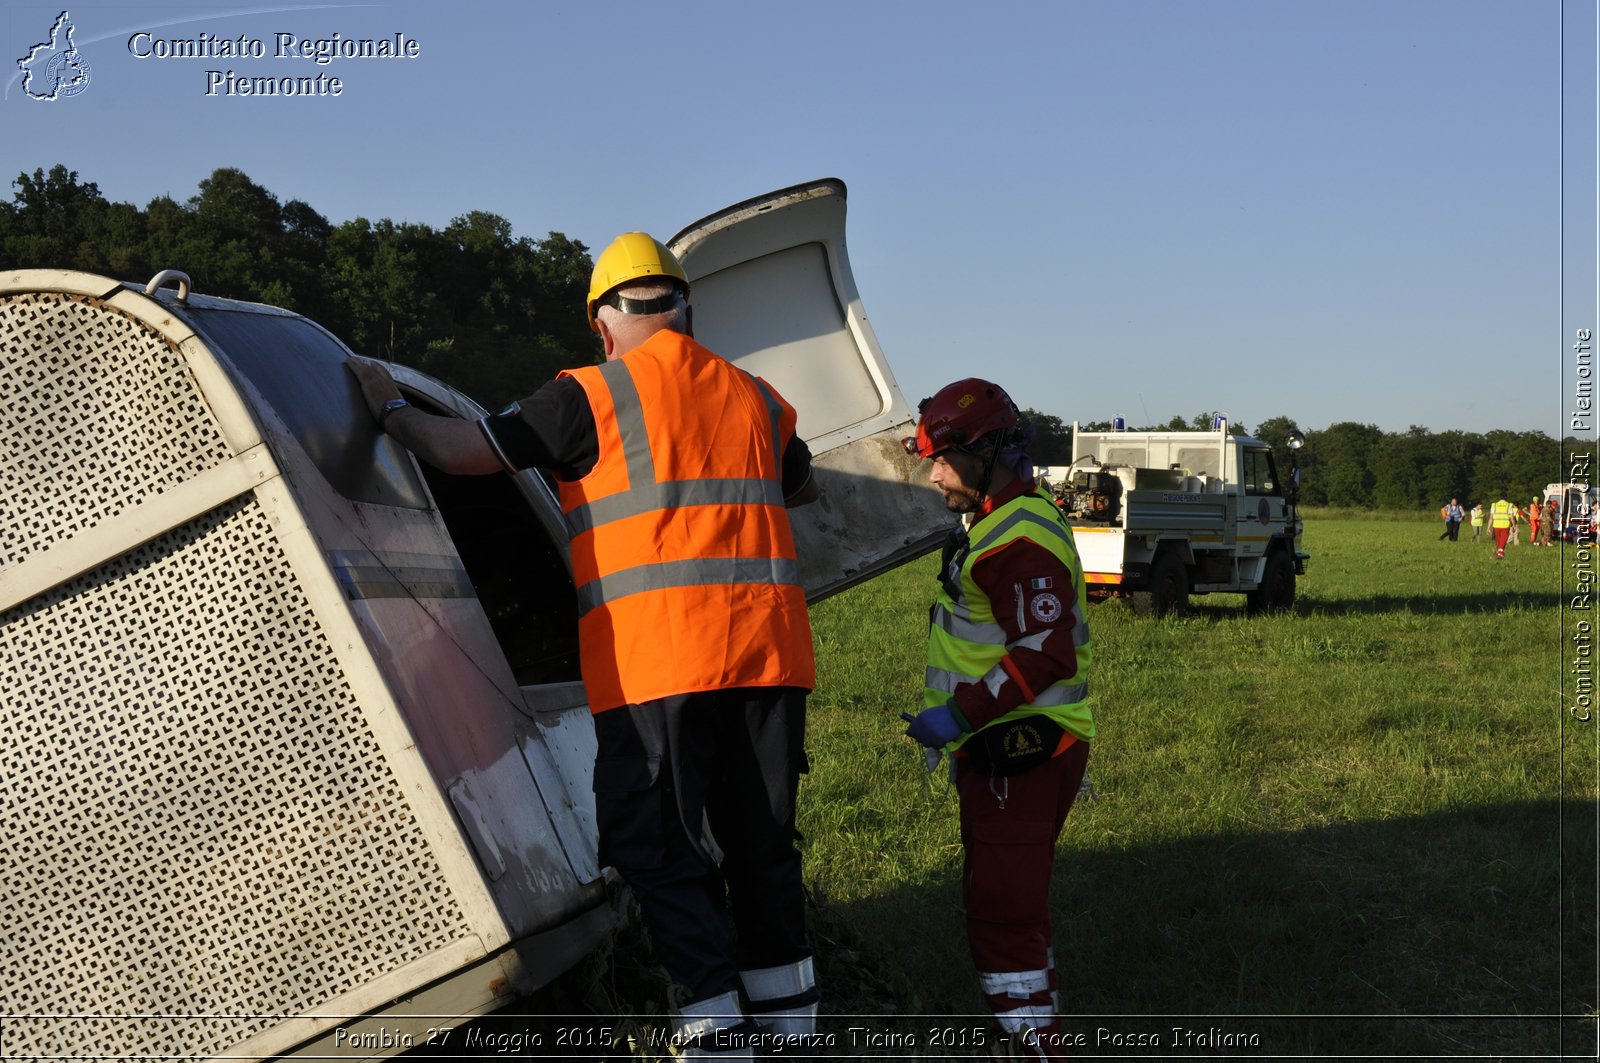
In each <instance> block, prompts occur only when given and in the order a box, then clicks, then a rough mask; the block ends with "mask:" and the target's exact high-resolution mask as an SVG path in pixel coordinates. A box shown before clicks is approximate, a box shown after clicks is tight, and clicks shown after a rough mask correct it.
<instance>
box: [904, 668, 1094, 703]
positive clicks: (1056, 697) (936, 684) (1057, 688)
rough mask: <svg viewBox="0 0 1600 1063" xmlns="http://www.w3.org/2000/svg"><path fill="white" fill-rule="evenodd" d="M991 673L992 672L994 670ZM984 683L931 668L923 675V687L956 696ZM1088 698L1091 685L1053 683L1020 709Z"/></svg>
mask: <svg viewBox="0 0 1600 1063" xmlns="http://www.w3.org/2000/svg"><path fill="white" fill-rule="evenodd" d="M990 671H991V672H992V671H993V669H991V670H990ZM984 674H985V675H988V674H989V673H987V672H986V673H984ZM982 681H983V677H982V676H980V677H978V678H977V679H974V678H973V677H972V676H970V675H963V674H962V673H960V672H952V671H948V670H947V669H944V668H934V667H932V666H929V668H928V670H927V671H926V672H925V673H924V674H923V680H922V685H923V686H925V687H927V688H928V689H929V690H937V691H938V692H939V693H941V694H954V693H955V692H956V687H958V686H961V685H962V684H964V683H975V682H982ZM1088 696H1089V684H1087V683H1082V682H1079V683H1052V684H1051V685H1050V686H1047V687H1045V688H1044V690H1043V691H1041V692H1040V694H1039V696H1038V697H1036V698H1034V699H1033V700H1032V701H1030V702H1028V704H1027V705H1026V706H1018V708H1049V707H1050V706H1053V705H1073V704H1076V703H1077V702H1080V701H1083V700H1085V699H1086V698H1088Z"/></svg>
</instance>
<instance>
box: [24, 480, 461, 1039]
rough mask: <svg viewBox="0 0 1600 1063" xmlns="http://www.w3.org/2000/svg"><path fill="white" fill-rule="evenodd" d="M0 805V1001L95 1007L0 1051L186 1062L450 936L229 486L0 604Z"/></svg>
mask: <svg viewBox="0 0 1600 1063" xmlns="http://www.w3.org/2000/svg"><path fill="white" fill-rule="evenodd" d="M0 820H3V823H4V837H5V845H4V846H3V847H0V910H3V911H4V912H5V925H6V930H5V933H3V934H0V1013H5V1014H10V1015H33V1016H47V1015H58V1016H59V1015H68V1016H91V1015H104V1016H107V1017H106V1018H100V1019H84V1018H69V1019H54V1020H52V1019H47V1018H42V1017H41V1018H34V1019H26V1020H17V1019H12V1020H10V1021H8V1022H7V1023H6V1027H5V1030H4V1042H3V1043H4V1049H5V1053H6V1055H7V1056H12V1055H27V1054H30V1053H50V1054H62V1053H79V1052H81V1053H95V1054H113V1053H138V1054H140V1055H157V1054H167V1053H171V1054H174V1055H180V1056H183V1057H185V1058H190V1057H203V1056H206V1055H209V1054H211V1053H212V1052H213V1051H218V1050H221V1049H223V1048H225V1047H226V1046H228V1045H231V1044H233V1043H235V1042H237V1041H238V1040H240V1039H242V1038H243V1037H246V1036H248V1035H250V1034H252V1033H255V1032H257V1031H259V1030H262V1029H264V1028H266V1027H269V1026H271V1025H273V1021H274V1020H273V1019H272V1018H271V1017H270V1015H272V1014H294V1013H297V1012H298V1013H305V1012H307V1011H310V1010H315V1008H314V1005H316V1004H318V1003H319V1002H322V1001H326V1000H328V999H330V998H332V997H334V996H336V995H338V994H339V993H342V992H346V991H349V990H352V989H354V988H356V987H358V986H360V985H362V984H363V983H365V982H367V981H368V980H370V979H371V978H373V977H374V976H376V975H379V974H382V973H384V972H387V971H390V970H393V969H394V968H395V967H396V966H398V965H399V964H402V963H405V962H407V961H410V960H415V959H419V958H421V957H423V956H425V955H427V954H428V953H430V952H432V951H433V950H435V949H437V948H439V947H441V946H443V945H445V944H446V943H448V942H451V941H454V940H458V939H460V938H462V937H463V936H466V935H467V934H468V932H469V931H468V927H467V925H466V920H465V918H464V916H463V913H462V911H461V908H460V906H459V905H458V903H457V901H456V899H455V898H454V897H453V896H452V895H451V893H450V891H449V890H448V887H447V886H445V885H444V881H443V879H442V877H441V875H440V874H439V867H438V863H437V859H436V857H435V856H434V855H433V853H432V852H431V851H430V849H429V847H428V844H427V842H426V840H425V838H424V836H423V833H422V831H421V830H420V829H419V826H418V824H417V822H416V819H415V818H414V816H413V814H412V812H411V810H410V808H409V807H408V803H407V800H406V796H405V794H404V792H403V790H402V787H401V785H400V783H399V782H398V781H397V779H396V778H395V776H394V774H393V772H392V771H391V769H390V767H389V765H388V763H387V762H386V761H385V760H384V758H383V757H382V755H381V754H380V751H379V748H378V745H377V743H376V741H375V740H374V737H373V735H372V732H371V731H370V729H369V727H368V725H367V723H366V722H365V719H364V717H363V715H362V713H361V710H360V708H359V707H358V705H357V704H356V701H355V699H354V697H353V696H352V694H351V691H350V688H349V686H348V684H347V682H346V681H345V678H344V676H343V675H342V673H341V671H340V667H339V664H338V662H337V661H336V659H335V657H334V654H333V652H332V647H331V645H330V643H329V641H328V639H327V637H326V635H325V633H324V631H323V629H322V628H321V626H320V625H319V623H318V622H317V619H316V617H315V616H314V615H313V614H312V611H311V606H310V603H309V602H308V601H307V599H306V597H305V595H304V593H303V592H302V591H301V589H300V588H299V586H298V585H297V583H296V581H295V580H294V578H293V577H292V574H291V573H290V571H289V568H288V564H287V561H286V559H285V557H284V552H283V550H282V548H281V546H280V544H279V543H278V542H277V541H276V539H275V537H274V534H273V531H272V528H271V526H270V524H269V521H268V518H267V516H266V514H265V513H264V512H263V510H262V508H261V507H260V505H259V504H258V503H257V502H256V501H255V500H254V499H253V497H251V496H245V497H241V498H239V499H236V500H234V501H233V502H231V503H229V504H227V505H225V506H222V507H221V508H219V509H217V510H215V511H213V512H212V513H209V514H207V515H205V516H204V517H201V518H199V519H196V520H194V521H191V522H190V523H189V524H187V525H185V526H183V527H181V528H178V529H175V530H174V531H172V532H170V533H168V534H166V535H163V536H160V537H159V538H157V539H154V540H152V541H151V542H149V543H147V544H146V545H144V546H142V547H140V548H138V549H136V550H133V551H131V552H129V553H127V554H125V555H123V556H121V557H119V558H117V559H115V560H114V561H112V562H110V563H108V564H106V565H104V566H102V567H101V568H100V569H99V570H97V571H95V572H93V573H89V574H87V575H84V576H81V577H79V578H77V579H75V580H73V581H71V582H69V583H67V584H64V585H62V586H60V587H58V588H57V589H55V590H54V591H52V592H50V593H48V594H45V595H41V596H40V597H38V598H36V599H33V600H32V601H29V602H26V603H24V604H22V605H21V606H18V607H17V608H15V609H13V610H11V611H10V612H7V613H3V614H0ZM252 1013H259V1017H252ZM117 1015H130V1016H151V1017H149V1018H111V1017H110V1016H117ZM156 1016H195V1018H157V1017H156ZM199 1016H217V1017H214V1018H199Z"/></svg>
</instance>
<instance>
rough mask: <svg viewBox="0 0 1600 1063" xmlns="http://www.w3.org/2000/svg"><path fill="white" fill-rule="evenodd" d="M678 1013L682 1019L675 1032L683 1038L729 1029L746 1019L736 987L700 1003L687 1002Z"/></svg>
mask: <svg viewBox="0 0 1600 1063" xmlns="http://www.w3.org/2000/svg"><path fill="white" fill-rule="evenodd" d="M678 1014H679V1016H681V1019H682V1021H681V1022H679V1023H678V1028H677V1030H676V1031H675V1034H676V1036H677V1037H679V1038H681V1039H683V1040H688V1039H690V1038H692V1037H702V1036H704V1035H706V1034H709V1033H714V1032H716V1031H717V1030H727V1029H730V1028H732V1027H734V1026H737V1025H739V1024H740V1023H741V1022H743V1021H744V1011H743V1009H741V1008H740V1007H739V993H738V991H737V990H734V989H730V990H728V991H727V992H726V993H722V994H720V995H718V996H714V997H712V998H711V999H710V1000H702V1001H701V1002H700V1003H698V1004H685V1005H684V1006H683V1007H681V1008H679V1009H678Z"/></svg>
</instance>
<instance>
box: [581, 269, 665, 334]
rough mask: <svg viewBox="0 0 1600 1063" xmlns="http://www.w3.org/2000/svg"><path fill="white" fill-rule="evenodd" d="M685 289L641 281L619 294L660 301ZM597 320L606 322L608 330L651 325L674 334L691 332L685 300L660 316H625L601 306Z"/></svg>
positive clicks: (623, 289)
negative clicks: (622, 326) (627, 326)
mask: <svg viewBox="0 0 1600 1063" xmlns="http://www.w3.org/2000/svg"><path fill="white" fill-rule="evenodd" d="M682 290H683V289H682V288H681V287H680V286H679V285H677V284H675V283H673V282H672V281H649V280H646V281H640V282H636V283H632V284H628V285H626V286H622V287H618V288H617V289H616V291H617V293H618V294H620V295H622V296H623V297H624V298H628V299H659V298H660V297H661V296H663V295H671V294H672V293H673V292H676V291H682ZM594 316H595V317H596V318H597V319H599V320H601V321H604V322H605V323H606V327H607V328H612V329H614V328H616V327H617V326H619V325H629V326H631V325H635V324H638V325H644V324H647V323H648V324H650V325H651V326H652V327H653V329H652V330H654V329H671V330H672V331H673V332H688V331H689V304H688V301H687V300H685V301H683V302H680V303H679V304H678V305H677V307H676V308H675V309H673V310H663V311H662V312H661V313H659V314H649V315H639V314H624V313H623V312H622V311H621V310H618V309H617V308H616V307H614V306H600V307H597V308H596V309H595V315H594Z"/></svg>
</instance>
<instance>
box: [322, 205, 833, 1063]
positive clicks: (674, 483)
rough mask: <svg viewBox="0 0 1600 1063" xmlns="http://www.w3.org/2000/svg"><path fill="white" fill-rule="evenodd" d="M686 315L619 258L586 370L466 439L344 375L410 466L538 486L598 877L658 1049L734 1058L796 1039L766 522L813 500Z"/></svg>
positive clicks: (798, 957)
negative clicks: (650, 960)
mask: <svg viewBox="0 0 1600 1063" xmlns="http://www.w3.org/2000/svg"><path fill="white" fill-rule="evenodd" d="M688 295H689V283H688V279H687V278H686V277H685V275H684V272H683V267H682V266H681V265H680V264H679V263H678V261H677V259H676V258H675V257H674V256H673V255H672V253H671V251H669V250H668V249H667V248H666V247H665V246H663V245H662V244H660V243H659V242H657V241H656V240H654V239H652V238H651V237H649V236H647V235H645V234H644V233H624V234H623V235H622V236H619V237H618V238H617V239H616V240H615V241H613V242H612V244H611V245H610V246H609V247H607V248H606V249H605V251H603V252H602V253H601V255H600V257H599V258H598V259H597V260H596V262H595V267H594V274H593V277H592V278H591V281H590V291H589V300H588V315H589V324H590V326H591V327H592V328H594V330H595V331H597V332H598V333H599V334H600V337H601V339H602V341H603V342H604V347H605V357H606V360H605V362H604V363H603V364H601V365H598V366H590V367H585V368H582V369H575V370H570V371H567V372H563V373H562V374H560V375H559V376H558V377H557V378H556V379H555V380H553V381H551V382H550V383H549V384H547V385H545V386H544V387H542V388H540V389H539V390H538V391H537V392H535V393H534V394H533V395H532V396H530V397H529V398H527V399H525V400H523V401H522V402H521V403H518V404H516V405H514V406H513V407H511V408H510V409H509V410H507V411H505V412H503V413H500V414H497V415H495V416H492V417H488V418H485V419H484V420H483V421H482V422H479V423H472V422H467V421H461V420H456V419H453V418H447V417H434V416H431V415H429V414H427V413H424V412H422V411H419V410H416V409H415V408H413V407H410V406H409V405H408V404H407V403H406V401H405V399H404V398H403V397H402V396H401V395H400V392H399V391H398V389H397V388H396V387H395V385H394V382H393V380H392V379H391V378H390V377H389V375H388V373H387V371H386V370H385V369H384V368H383V367H382V365H381V364H379V363H376V362H371V361H368V360H366V359H360V358H352V359H350V361H349V363H348V364H349V367H350V370H351V372H352V373H353V374H354V375H355V376H356V379H357V380H358V382H359V383H360V385H361V389H362V393H363V395H364V397H365V399H366V401H367V404H368V406H369V408H371V410H372V412H373V415H374V416H375V417H376V418H377V419H378V423H379V424H380V426H382V427H383V429H384V430H385V431H387V432H388V433H389V434H390V435H392V436H394V437H395V438H396V439H398V440H399V441H400V442H401V443H402V444H404V445H405V446H406V447H408V448H410V449H411V450H412V451H414V452H415V453H416V454H417V455H418V456H419V457H421V458H422V459H423V460H425V461H427V462H429V463H430V464H432V465H434V466H437V467H438V468H441V469H443V470H445V471H447V472H453V473H458V474H469V473H494V472H499V471H502V470H505V471H513V472H514V471H517V470H520V469H525V468H530V467H539V468H544V469H549V470H551V471H553V472H554V473H555V475H556V478H557V483H558V486H559V488H560V496H561V508H562V512H563V514H564V516H565V518H566V521H567V525H568V528H569V530H570V532H571V534H572V538H571V557H572V567H573V577H574V583H575V584H576V590H577V597H578V608H579V621H578V642H579V652H580V656H581V661H582V671H583V681H584V688H585V693H586V695H587V697H588V700H589V707H590V709H591V710H592V712H593V713H594V724H595V735H596V738H597V741H598V751H597V755H596V760H595V772H594V789H595V804H596V815H597V819H598V822H599V830H600V858H601V861H602V862H604V863H606V864H608V865H610V866H612V867H615V868H616V869H617V870H618V872H620V873H621V875H622V877H623V879H624V881H626V882H627V883H628V885H629V886H630V888H631V889H632V890H633V893H634V896H635V898H636V899H637V900H638V902H639V906H640V910H641V912H642V913H643V917H644V921H645V925H646V926H647V927H648V928H649V930H650V933H651V937H652V940H653V941H654V943H655V946H656V950H657V952H658V953H659V954H660V957H661V959H662V962H663V965H664V966H665V967H666V969H667V971H668V973H669V974H671V975H672V977H673V979H674V980H675V981H676V982H678V983H679V984H681V985H682V986H683V987H685V989H686V990H687V999H686V1000H685V1002H684V1003H683V1004H682V1005H681V1006H680V1011H681V1013H682V1018H681V1021H680V1023H679V1025H678V1028H677V1030H676V1031H675V1032H676V1034H677V1035H678V1036H679V1037H680V1038H682V1039H683V1040H684V1041H685V1042H688V1043H690V1044H691V1047H690V1049H689V1052H688V1054H690V1055H698V1054H713V1052H714V1049H716V1048H719V1047H720V1048H728V1047H736V1046H738V1045H739V1043H740V1037H741V1035H742V1034H746V1033H752V1032H754V1027H753V1026H752V1024H751V1021H750V1018H753V1019H754V1020H756V1022H758V1023H759V1024H760V1025H761V1026H762V1027H764V1028H766V1029H767V1030H768V1031H769V1032H772V1033H778V1034H808V1033H811V1032H813V1031H814V1029H815V1022H816V1011H817V1000H818V996H817V989H816V979H815V975H814V971H813V967H812V960H811V950H810V948H809V947H808V945H807V944H806V941H805V933H804V914H805V913H804V892H803V886H802V880H801V868H800V854H799V851H798V850H797V849H796V848H795V846H794V841H795V838H796V837H797V835H796V833H795V794H796V790H797V788H798V784H799V775H800V773H801V772H802V771H803V770H804V765H805V753H804V750H803V741H804V735H805V703H806V694H807V692H808V691H809V690H810V688H811V686H812V683H813V678H814V667H815V666H814V662H813V657H812V645H811V628H810V620H809V616H808V614H807V612H806V604H805V592H804V590H803V589H802V588H801V586H800V584H799V580H798V572H797V567H796V560H795V552H794V541H793V538H792V534H791V531H790V527H789V519H788V515H787V513H786V512H785V507H786V506H792V505H799V504H802V503H804V502H809V501H811V500H813V499H814V498H816V497H817V489H816V486H815V484H814V483H813V481H812V480H811V455H810V451H809V450H808V449H807V447H806V445H805V442H804V441H803V440H801V439H800V438H799V437H798V436H797V435H796V434H795V420H796V417H795V411H794V409H793V407H791V406H790V405H789V404H788V403H787V402H785V401H784V400H783V398H782V397H781V396H779V395H778V394H777V392H776V391H774V390H773V389H772V388H771V387H770V386H769V385H768V384H766V382H765V381H762V380H760V379H758V378H756V377H753V376H751V375H750V374H748V373H746V372H744V371H743V370H741V369H739V368H737V367H735V366H733V365H732V364H731V363H729V362H727V361H725V360H724V359H722V358H719V357H718V356H717V355H715V354H713V353H712V352H711V351H709V350H707V349H706V348H704V347H702V346H700V345H699V344H697V343H695V342H694V340H693V338H692V336H693V331H692V318H691V312H690V308H689V305H688ZM703 824H707V825H709V827H710V830H711V838H709V839H708V838H706V837H705V836H704V834H703V831H702V825H703ZM713 843H714V844H713ZM716 849H720V850H721V851H722V856H721V861H720V864H719V863H718V861H717V859H716V858H715V856H714V855H713V854H714V852H715V850H716ZM741 991H742V996H741ZM746 1008H748V1012H749V1016H750V1018H746Z"/></svg>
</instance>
